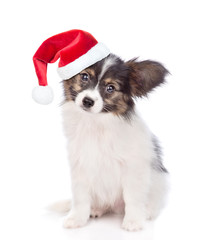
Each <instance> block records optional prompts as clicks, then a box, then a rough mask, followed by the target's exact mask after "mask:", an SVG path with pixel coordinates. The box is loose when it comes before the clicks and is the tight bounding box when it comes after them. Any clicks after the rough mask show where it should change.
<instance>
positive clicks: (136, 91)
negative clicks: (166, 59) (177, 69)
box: [126, 58, 169, 97]
mask: <svg viewBox="0 0 199 240" xmlns="http://www.w3.org/2000/svg"><path fill="white" fill-rule="evenodd" d="M126 64H127V66H128V67H129V68H130V85H131V92H132V95H133V96H137V97H142V96H147V94H148V93H149V92H150V91H152V90H153V89H154V88H155V87H157V86H159V85H161V84H163V83H165V76H166V75H167V74H169V71H168V70H167V69H166V68H165V67H164V66H163V65H162V64H161V63H159V62H155V61H151V60H146V61H142V62H138V61H137V58H135V59H133V60H130V61H128V62H126Z"/></svg>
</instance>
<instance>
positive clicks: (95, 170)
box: [63, 103, 153, 206]
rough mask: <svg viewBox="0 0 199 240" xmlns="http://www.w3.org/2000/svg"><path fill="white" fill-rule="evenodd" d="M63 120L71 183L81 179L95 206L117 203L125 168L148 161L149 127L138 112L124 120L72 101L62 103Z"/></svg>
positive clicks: (150, 152)
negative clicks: (79, 107) (82, 107)
mask: <svg viewBox="0 0 199 240" xmlns="http://www.w3.org/2000/svg"><path fill="white" fill-rule="evenodd" d="M63 119H64V130H65V133H66V136H67V139H68V153H69V161H70V166H71V176H72V182H73V183H74V182H75V181H76V179H81V181H83V182H84V183H85V188H86V187H87V189H88V190H89V192H90V196H91V200H92V202H94V203H95V205H100V206H101V205H110V206H113V205H114V204H117V202H118V201H121V198H122V197H121V196H122V179H123V175H125V172H126V169H127V168H128V167H129V166H130V165H131V166H132V165H134V168H133V169H136V167H137V166H138V165H140V164H143V167H144V166H145V165H146V164H147V165H148V164H150V160H151V155H152V154H153V151H152V150H151V149H152V148H151V141H150V133H149V131H148V129H147V128H146V127H145V125H144V123H143V122H142V121H141V119H140V118H139V117H137V115H133V118H132V122H127V121H124V120H123V119H120V118H118V117H116V116H114V115H112V114H107V113H104V114H103V113H100V114H91V113H87V112H84V111H83V110H81V109H78V107H77V106H76V105H75V104H73V103H66V104H65V105H64V106H63ZM137 161H139V162H137ZM142 161H143V162H142ZM132 175H133V172H132ZM74 184H75V183H74Z"/></svg>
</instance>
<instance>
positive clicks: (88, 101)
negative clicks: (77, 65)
mask: <svg viewBox="0 0 199 240" xmlns="http://www.w3.org/2000/svg"><path fill="white" fill-rule="evenodd" d="M167 73H168V71H167V70H166V69H165V68H164V67H163V66H162V65H161V64H160V63H158V62H154V61H149V60H147V61H142V62H138V61H137V60H136V59H133V60H130V61H128V62H124V61H122V60H121V59H120V58H118V57H117V56H115V55H112V54H110V55H109V56H108V57H106V58H105V59H103V60H101V61H99V62H97V63H96V64H94V65H92V66H91V67H89V68H87V69H85V70H83V71H82V72H80V73H79V74H77V75H76V76H74V77H73V78H71V79H68V80H65V81H63V86H64V93H65V98H66V99H65V100H66V101H74V102H75V104H76V105H77V106H78V107H79V108H81V109H83V110H84V111H86V112H89V113H102V112H103V113H112V114H115V115H117V116H122V117H125V118H126V117H127V118H128V116H129V114H130V112H131V111H132V110H133V107H134V101H133V99H134V98H135V97H142V96H146V95H147V93H148V92H150V91H151V90H152V89H153V88H155V87H156V86H158V85H160V84H162V83H164V78H165V76H166V74H167Z"/></svg>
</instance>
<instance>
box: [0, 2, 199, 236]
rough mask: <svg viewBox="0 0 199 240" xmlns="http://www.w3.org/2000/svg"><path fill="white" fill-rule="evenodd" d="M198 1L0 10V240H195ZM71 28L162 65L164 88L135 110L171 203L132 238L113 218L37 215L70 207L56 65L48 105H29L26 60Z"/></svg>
mask: <svg viewBox="0 0 199 240" xmlns="http://www.w3.org/2000/svg"><path fill="white" fill-rule="evenodd" d="M198 8H199V6H198V4H197V1H193V0H189V1H183V0H181V1H177V0H176V1H175V0H173V1H169V0H167V1H147V0H146V1H142V0H140V1H133V0H129V1H128V0H123V1H117V0H114V1H109V0H107V1H102V0H99V1H94V0H93V1H88V0H84V1H76V0H70V1H67V0H65V1H61V0H56V1H51V0H48V1H46V0H40V1H38V0H34V1H25V0H24V1H23V0H18V1H14V0H12V1H1V4H0V22H1V31H0V35H1V37H0V61H1V62H0V121H1V124H0V141H1V145H0V146H1V147H0V238H1V239H6V240H7V239H21V240H23V239H29V240H31V239H48V240H50V239H57V240H59V239H60V240H61V239H88V240H89V239H125V240H126V239H136V240H140V239H142V240H143V239H147V240H148V239H155V240H164V239H165V240H168V239H192V240H195V239H199V234H198V223H199V222H198V214H199V211H198V210H199V207H198V205H199V197H198V196H199V195H198V189H199V187H198V185H199V155H198V136H199V131H198V121H199V115H198V102H199V97H198V91H199V61H198V56H199V46H198V45H199V35H198V29H199V26H198V25H199V11H198ZM74 28H79V29H83V30H86V31H89V32H90V33H92V34H93V35H94V36H95V37H96V38H97V39H98V40H99V41H100V42H104V43H105V44H106V45H107V46H108V47H109V48H110V50H111V51H112V52H114V53H116V54H118V55H119V56H121V57H122V58H124V59H126V60H128V59H130V58H134V57H137V56H139V57H140V59H141V60H143V59H153V60H157V61H160V62H162V63H163V64H164V65H165V66H166V67H167V68H168V70H169V71H170V72H171V75H170V76H168V78H167V82H168V83H167V84H166V85H165V86H163V87H162V88H158V89H157V91H154V92H153V93H152V94H150V96H149V98H148V99H144V100H139V101H137V104H138V108H139V110H140V112H141V113H142V115H143V117H144V118H145V120H146V122H147V123H148V125H149V126H150V128H151V129H152V131H153V132H154V133H155V134H156V135H157V136H158V137H159V138H160V140H161V143H162V145H163V146H164V155H165V157H164V161H165V165H166V167H167V168H168V169H169V171H170V174H171V193H170V199H169V203H168V205H167V207H166V209H165V210H164V211H163V213H162V214H161V216H160V217H159V218H158V219H157V220H156V221H155V223H148V224H147V226H146V229H145V230H144V231H142V232H140V233H129V232H125V231H124V230H121V228H120V224H121V221H122V218H121V217H120V216H106V217H103V218H101V219H97V220H91V221H90V222H89V224H88V225H87V226H86V227H84V228H81V229H76V230H66V229H64V228H62V221H63V217H64V216H63V215H55V214H50V213H48V212H47V211H46V210H45V208H46V207H47V206H48V205H50V204H52V203H53V202H56V201H58V200H60V199H66V198H69V197H70V195H71V193H70V177H69V169H68V164H67V152H66V149H65V145H66V139H65V138H64V136H63V133H62V125H61V122H62V121H61V114H60V112H61V109H60V107H59V102H60V99H61V84H60V83H59V81H60V79H59V77H58V75H57V73H56V68H57V64H53V65H50V66H49V67H48V82H49V85H51V86H52V87H53V89H54V93H55V101H54V103H53V104H51V105H49V106H40V105H38V104H36V103H35V102H33V100H32V98H31V91H32V88H33V87H34V86H36V85H37V78H36V74H35V71H34V67H33V63H32V56H33V54H34V53H35V51H36V50H37V48H38V47H39V46H40V44H41V43H42V42H43V41H44V40H45V39H46V38H48V37H50V36H52V35H54V34H57V33H60V32H63V31H67V30H70V29H74Z"/></svg>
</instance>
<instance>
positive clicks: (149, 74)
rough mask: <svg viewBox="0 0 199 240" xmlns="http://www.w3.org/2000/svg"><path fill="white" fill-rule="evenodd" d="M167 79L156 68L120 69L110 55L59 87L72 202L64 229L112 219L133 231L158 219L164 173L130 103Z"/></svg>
mask: <svg viewBox="0 0 199 240" xmlns="http://www.w3.org/2000/svg"><path fill="white" fill-rule="evenodd" d="M167 74H168V71H167V70H166V69H165V68H164V66H163V65H161V64H160V63H158V62H154V61H149V60H148V61H142V62H139V61H137V59H133V60H131V61H128V62H124V61H123V60H121V59H120V58H119V57H117V56H115V55H113V54H110V55H109V56H108V57H106V58H105V59H103V60H101V61H99V62H97V63H96V64H94V65H92V66H91V67H89V68H87V69H85V70H83V71H82V72H80V73H79V74H77V75H76V76H74V77H73V78H71V79H69V80H65V81H63V87H64V93H65V101H64V103H63V124H64V131H65V135H66V137H67V139H68V154H69V155H68V158H69V163H70V169H71V181H72V194H73V199H72V206H71V210H70V213H69V214H68V216H67V217H66V219H65V220H64V226H65V227H66V228H76V227H81V226H83V225H85V224H86V223H87V221H88V220H89V217H90V216H91V217H100V216H102V215H103V214H105V213H107V212H115V213H123V214H124V219H123V223H122V228H124V229H126V230H128V231H137V230H140V229H142V228H143V227H144V223H145V221H146V220H147V219H154V218H156V217H157V216H158V214H159V213H160V210H161V209H162V208H163V206H164V203H165V198H166V194H167V178H168V171H167V170H166V168H165V167H164V166H163V163H162V160H161V149H160V146H159V144H158V141H157V139H156V137H155V136H154V135H153V134H152V133H151V132H150V131H149V129H148V128H147V126H146V125H145V123H144V122H143V120H142V119H141V117H140V116H139V114H138V113H137V111H136V107H135V102H134V99H135V98H137V97H142V96H147V94H148V93H149V92H150V91H151V90H153V89H154V88H155V87H157V86H159V85H161V84H162V83H164V78H165V76H166V75H167Z"/></svg>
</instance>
